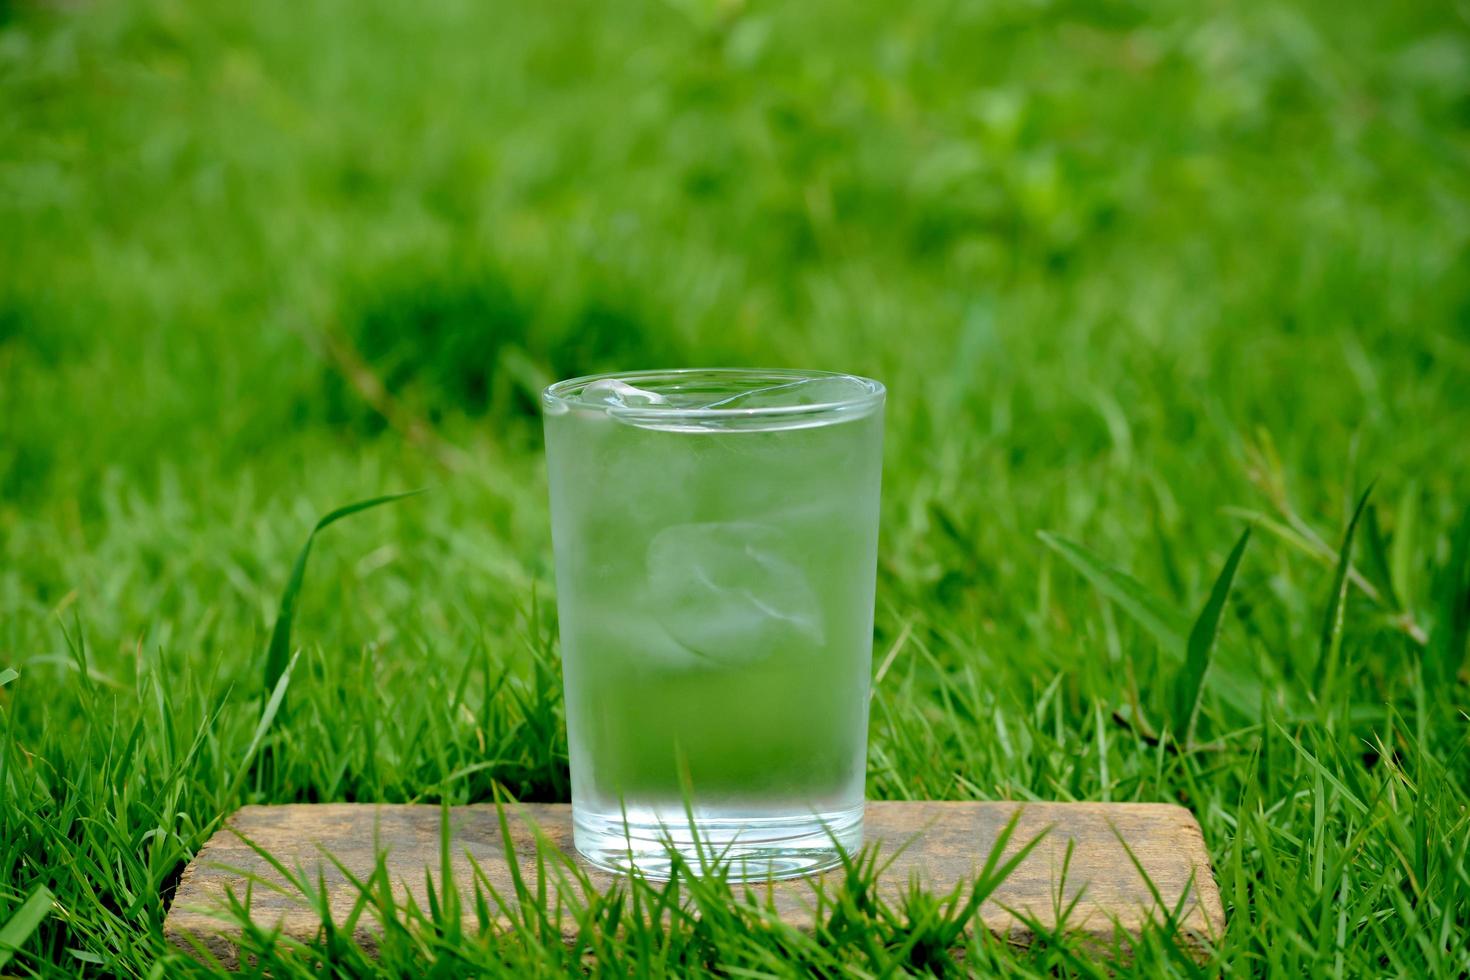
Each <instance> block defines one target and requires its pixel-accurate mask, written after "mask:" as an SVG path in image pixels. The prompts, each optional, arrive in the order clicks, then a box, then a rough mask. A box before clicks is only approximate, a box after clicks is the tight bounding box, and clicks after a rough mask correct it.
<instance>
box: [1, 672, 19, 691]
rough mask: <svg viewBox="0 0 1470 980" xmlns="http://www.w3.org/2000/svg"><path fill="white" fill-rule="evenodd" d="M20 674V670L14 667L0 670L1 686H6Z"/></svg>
mask: <svg viewBox="0 0 1470 980" xmlns="http://www.w3.org/2000/svg"><path fill="white" fill-rule="evenodd" d="M19 676H20V672H19V671H18V670H16V669H15V668H14V667H6V668H5V669H4V670H0V687H4V686H5V685H6V684H9V683H10V682H11V681H13V680H15V679H16V678H17V677H19Z"/></svg>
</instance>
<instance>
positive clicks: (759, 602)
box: [648, 521, 826, 665]
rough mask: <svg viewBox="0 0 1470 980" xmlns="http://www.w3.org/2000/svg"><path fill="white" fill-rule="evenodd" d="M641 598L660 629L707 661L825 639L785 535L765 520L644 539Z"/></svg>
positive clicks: (789, 649)
mask: <svg viewBox="0 0 1470 980" xmlns="http://www.w3.org/2000/svg"><path fill="white" fill-rule="evenodd" d="M648 584H649V597H650V600H651V603H652V606H653V611H654V615H655V616H657V617H658V620H659V622H660V623H661V624H662V625H663V627H664V629H665V630H666V631H667V632H668V634H669V635H670V636H671V637H673V638H674V639H675V640H677V641H678V642H679V643H680V644H682V645H683V646H685V647H687V648H688V649H689V650H691V651H693V652H694V653H696V654H698V655H699V656H700V657H702V658H704V660H705V661H706V662H708V663H711V664H720V665H736V664H742V663H748V662H751V661H754V660H758V659H760V658H762V657H766V656H769V655H771V654H775V653H782V654H788V655H789V654H798V653H800V652H801V651H803V650H809V649H811V648H813V647H819V646H821V645H822V644H823V643H824V642H825V641H826V630H825V627H824V624H823V617H822V607H821V603H820V602H819V601H818V599H817V595H816V593H815V592H814V591H813V590H812V587H811V584H810V583H809V582H807V579H806V575H805V573H803V572H802V570H801V568H800V566H799V565H798V564H797V562H796V561H795V560H793V555H792V551H791V548H790V546H789V545H788V544H787V542H786V536H785V535H784V534H782V533H781V531H779V530H778V529H777V528H774V527H772V526H770V525H766V524H757V523H753V522H744V521H732V522H716V523H701V524H677V525H675V526H673V527H669V528H665V529H664V530H663V531H660V532H659V533H658V534H657V535H655V536H654V538H653V541H651V542H650V543H649V546H648Z"/></svg>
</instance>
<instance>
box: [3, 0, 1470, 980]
mask: <svg viewBox="0 0 1470 980" xmlns="http://www.w3.org/2000/svg"><path fill="white" fill-rule="evenodd" d="M1467 122H1470V15H1467V13H1466V11H1465V9H1464V8H1463V5H1461V6H1455V5H1449V4H1429V3H1424V4H1416V3H1406V4H1393V5H1389V4H1374V5H1358V6H1352V5H1348V6H1344V5H1342V4H1332V3H1327V2H1325V0H1321V2H1318V0H1303V2H1301V3H1299V4H1298V3H1268V2H1261V0H1246V2H1243V3H1234V4H1227V3H1206V4H1195V3H1172V2H1171V3H1163V4H1149V5H1144V4H1138V3H1131V2H1126V0H1051V2H1032V0H997V2H993V3H985V4H973V5H960V4H953V3H947V2H940V0H919V2H917V3H911V4H905V5H901V6H897V7H896V6H894V5H890V4H880V3H876V2H866V0H865V2H858V3H847V4H829V3H820V4H805V5H786V6H784V7H781V6H776V5H773V4H767V3H760V2H755V3H739V2H734V3H716V2H705V0H679V2H673V0H670V2H668V3H654V2H647V3H644V2H635V3H632V4H621V5H610V4H609V5H603V4H593V3H590V2H580V0H579V2H571V3H566V4H550V5H534V4H513V5H487V4H472V3H468V2H460V0H440V2H435V3H432V4H422V5H412V6H407V5H390V4H378V3H367V4H359V5H354V6H352V7H350V8H345V9H344V8H339V7H337V6H334V5H328V4H317V3H303V4H284V3H276V2H264V3H256V4H236V5H199V4H190V3H184V2H178V0H160V2H156V3H151V4H142V3H133V2H126V0H125V2H120V3H108V4H102V3H98V4H82V5H74V4H64V5H52V4H36V5H32V4H30V3H26V2H19V3H6V4H0V959H3V958H4V957H6V956H8V955H11V954H10V949H9V947H10V946H11V945H18V946H19V949H18V951H17V952H15V953H14V954H13V958H11V959H10V960H9V962H8V963H3V966H0V968H3V969H5V970H8V971H10V972H11V973H14V974H18V975H22V976H26V975H34V974H40V975H74V974H77V973H90V974H93V975H122V976H163V975H169V976H172V975H176V974H178V973H181V972H183V971H184V970H185V969H187V968H188V967H187V961H186V960H184V959H183V958H182V957H180V956H179V955H178V954H176V953H174V952H171V951H170V950H169V949H167V948H166V946H165V944H164V942H163V940H162V933H161V925H162V920H163V916H164V913H165V911H166V909H167V907H168V903H169V901H170V899H171V896H172V892H173V889H174V887H175V885H176V883H177V880H178V876H179V874H180V872H181V869H182V867H183V865H184V863H185V862H186V861H187V860H188V858H189V857H190V855H191V854H192V853H193V852H194V851H195V850H196V849H197V848H198V847H199V846H200V845H201V843H202V842H203V841H204V840H205V839H206V838H207V837H208V836H209V834H210V833H211V832H212V831H213V830H214V829H215V828H216V827H218V826H219V823H220V821H221V820H222V818H223V817H224V816H225V815H226V814H228V813H229V812H230V811H231V810H232V809H234V808H235V807H236V806H238V805H240V804H242V803H245V802H286V801H320V800H388V801H408V800H412V801H421V802H431V803H438V802H448V803H463V802H470V801H486V800H491V799H494V798H495V797H496V793H497V792H498V791H502V790H503V791H504V792H506V793H508V794H510V795H512V796H515V797H519V798H524V799H537V800H564V799H566V797H567V793H568V786H567V768H566V748H565V736H564V729H563V727H562V719H561V704H560V675H559V667H558V661H557V654H556V640H555V635H556V620H555V611H554V610H555V604H554V602H553V601H552V600H553V597H554V594H555V593H554V581H553V578H552V574H551V567H550V547H549V544H550V542H549V531H548V526H547V518H546V503H545V485H544V480H545V477H544V472H543V468H542V463H541V458H540V446H539V429H538V422H537V420H536V416H535V408H534V406H535V402H534V394H535V392H536V390H537V388H538V387H539V386H540V385H541V384H542V383H544V381H546V380H548V379H550V378H553V377H556V376H561V375H565V374H570V373H574V372H579V371H585V370H594V369H598V368H602V367H618V366H623V367H654V366H659V365H671V364H685V363H689V364H711V363H716V362H724V363H745V364H764V365H770V366H786V365H791V366H819V367H828V368H837V369H847V370H853V371H858V372H861V373H865V374H871V375H873V376H876V377H879V378H882V379H883V380H884V381H886V382H887V383H888V386H889V391H890V401H889V416H888V438H887V443H886V445H887V449H886V452H887V458H886V470H885V497H884V508H883V521H884V523H883V536H882V543H881V558H880V574H879V599H878V623H877V636H876V638H875V659H874V666H875V676H876V694H875V698H874V701H873V711H872V731H871V747H870V753H869V780H868V790H869V794H870V796H871V797H873V798H897V799H902V798H954V799H959V798H1015V799H1061V800H1071V799H1087V800H1171V801H1179V802H1182V803H1184V804H1186V805H1187V806H1189V807H1190V808H1191V809H1192V810H1193V811H1194V813H1195V814H1196V815H1197V816H1198V817H1199V820H1200V823H1201V824H1202V826H1203V828H1204V833H1205V838H1206V841H1207V843H1208V845H1209V847H1210V849H1211V852H1212V853H1213V855H1214V856H1215V862H1216V873H1217V877H1218V880H1219V884H1220V887H1221V892H1222V895H1223V897H1224V899H1225V902H1226V905H1227V911H1228V914H1229V927H1228V929H1227V931H1226V933H1225V934H1224V935H1223V936H1221V937H1220V938H1219V942H1218V946H1217V949H1216V951H1215V953H1214V959H1213V960H1212V962H1211V964H1209V965H1208V966H1207V967H1205V972H1206V973H1212V972H1231V973H1263V974H1264V973H1273V974H1279V975H1319V974H1338V975H1382V974H1399V975H1406V974H1428V975H1439V976H1463V975H1464V974H1465V973H1466V971H1467V970H1470V942H1467V939H1466V937H1467V935H1470V871H1467V866H1470V753H1467V744H1470V722H1467V713H1466V711H1467V708H1470V684H1467V675H1466V663H1465V655H1466V637H1467V633H1470V452H1467V451H1466V447H1467V433H1470V398H1467V396H1466V385H1467V381H1470V206H1467V204H1466V202H1467V201H1470V136H1467ZM375 380H376V381H378V382H381V383H382V385H384V386H385V387H383V388H382V389H379V388H377V387H375V384H374V381H375ZM1370 483H1371V484H1372V493H1371V496H1369V497H1368V498H1367V500H1368V502H1367V504H1366V506H1365V507H1364V508H1362V509H1361V511H1358V510H1355V504H1357V503H1358V500H1359V499H1360V497H1362V495H1363V493H1364V491H1365V490H1366V489H1367V488H1368V486H1369V485H1370ZM418 487H429V488H431V492H429V493H426V494H424V495H422V496H420V497H416V498H414V499H413V500H409V501H404V502H402V503H399V504H395V505H394V506H392V507H388V508H384V509H379V510H374V511H372V512H370V513H366V514H363V515H361V516H358V517H354V518H353V520H351V521H347V522H344V523H342V524H341V525H338V526H334V527H333V528H332V529H331V530H330V531H329V532H327V533H326V534H325V535H323V537H322V539H321V540H320V541H319V542H318V543H317V545H316V548H315V551H314V556H313V561H312V566H311V569H310V572H309V574H308V575H307V576H306V578H305V584H304V587H303V588H302V590H301V592H300V595H299V602H298V603H297V605H296V608H295V611H294V643H293V646H294V647H296V648H299V651H300V652H299V655H298V657H297V659H296V660H295V662H294V665H293V666H291V667H290V669H289V672H283V673H282V674H281V675H280V676H282V677H283V678H284V679H283V681H282V683H284V684H285V685H286V687H280V686H279V685H268V684H267V683H265V681H266V679H267V677H268V676H269V674H268V671H267V655H268V650H269V649H270V647H271V629H272V625H273V624H274V623H275V622H276V617H277V603H278V600H279V597H280V595H281V592H282V590H283V589H284V588H285V587H286V584H287V582H288V580H289V579H290V576H291V570H292V562H293V561H294V560H295V557H296V555H297V554H298V551H299V549H300V547H301V545H302V542H303V541H304V540H305V538H306V536H307V534H308V532H309V531H310V529H311V528H312V526H313V524H314V522H315V521H316V520H317V519H318V517H320V516H321V515H322V514H326V513H327V512H329V511H330V510H331V509H332V508H334V507H336V506H339V505H341V504H343V503H346V502H348V501H351V500H358V499H363V498H368V497H372V496H376V495H379V494H384V493H391V492H397V491H402V490H407V489H412V488H418ZM1359 513H1361V516H1360V517H1359V516H1357V515H1358V514H1359ZM1247 526H1250V527H1253V528H1254V529H1255V530H1254V534H1253V536H1252V538H1251V541H1250V545H1249V547H1248V548H1246V550H1245V551H1244V552H1243V554H1241V553H1232V550H1231V549H1232V544H1233V543H1234V542H1237V541H1239V540H1241V535H1242V532H1243V531H1244V530H1245V528H1246V527H1247ZM1350 528H1352V530H1351V531H1350ZM1237 560H1238V567H1237V565H1236V564H1235V563H1236V561H1237ZM1222 590H1224V591H1222ZM1227 592H1228V597H1227V596H1226V593H1227ZM1217 623H1218V638H1217V639H1215V642H1214V643H1213V644H1211V643H1210V642H1209V640H1210V639H1212V638H1214V634H1215V630H1216V624H1217ZM287 663H288V664H289V661H287ZM276 666H277V667H280V666H281V661H280V658H279V650H278V657H277V660H276ZM12 672H13V675H12ZM273 690H280V691H281V692H282V699H281V700H278V701H277V702H276V703H277V705H278V710H276V712H275V714H274V717H272V718H270V719H269V723H268V724H265V725H262V724H261V722H262V719H263V717H264V714H263V713H264V712H265V709H266V707H267V705H268V704H269V703H270V697H271V694H272V691H273ZM286 694H289V697H286ZM282 703H284V704H285V705H287V708H286V709H285V710H280V709H279V706H280V705H281V704H282ZM864 880H865V877H864V873H861V872H859V873H855V874H854V876H853V877H852V878H851V880H850V882H849V884H848V886H847V887H848V892H847V893H845V895H846V897H845V898H842V899H841V900H840V901H838V902H837V905H836V906H834V908H833V910H832V914H831V915H830V916H828V918H827V919H826V925H825V926H824V927H823V928H822V929H819V930H818V931H817V932H816V933H814V934H812V935H800V934H795V933H791V932H789V931H785V930H783V929H781V928H779V927H778V926H776V925H773V924H771V923H770V922H769V921H767V919H766V917H764V916H763V915H762V914H761V912H760V910H759V909H758V908H752V907H749V906H747V905H745V904H742V903H735V904H733V905H732V904H731V901H730V898H731V897H730V896H729V895H728V894H726V893H725V892H723V891H722V890H721V886H720V885H719V884H718V883H701V882H684V883H682V884H681V885H680V886H678V887H679V888H680V889H682V890H681V891H679V892H678V893H677V894H678V897H679V898H680V899H683V900H687V901H688V902H690V903H692V906H691V907H692V908H694V909H696V910H703V912H704V915H703V917H702V918H698V919H696V918H695V917H693V916H692V915H690V914H688V913H687V912H674V911H672V910H670V916H669V917H665V918H660V912H661V911H662V910H664V909H666V908H668V904H667V903H670V902H672V901H673V899H672V898H671V897H670V896H669V895H668V894H666V893H664V892H661V891H660V890H659V889H657V888H648V889H640V888H633V889H631V890H630V891H627V892H623V893H620V894H619V895H618V896H615V897H614V898H613V899H607V900H600V901H599V902H597V903H594V905H593V906H592V907H591V909H592V910H591V911H590V912H589V911H586V910H584V911H583V913H582V914H584V915H587V916H589V917H588V918H586V919H584V920H583V922H584V923H586V924H587V928H586V930H585V935H586V937H587V938H586V942H587V943H589V944H592V945H590V946H588V947H585V948H575V949H574V948H569V947H564V946H562V945H561V944H560V942H559V941H555V940H553V938H552V933H554V932H555V923H548V922H545V921H540V920H537V919H535V918H534V917H531V918H529V919H528V920H527V921H525V922H524V923H523V924H522V925H521V926H519V927H518V928H517V929H515V930H512V932H511V933H510V934H508V935H503V936H502V935H470V934H464V933H461V932H459V931H457V927H456V928H455V929H451V928H449V926H448V923H449V922H450V921H451V920H452V919H453V917H452V916H446V915H445V914H444V910H443V909H442V908H441V909H440V910H438V912H437V913H436V912H434V911H433V910H410V911H408V912H403V911H402V910H398V912H400V913H401V916H400V917H401V918H402V919H403V925H402V928H401V929H398V930H396V931H395V932H394V933H393V935H394V937H395V938H394V940H393V941H392V942H391V943H388V944H385V946H384V950H385V958H384V960H383V961H382V963H383V968H384V969H385V970H386V971H388V972H389V973H408V972H412V973H415V974H418V973H424V972H433V971H435V970H437V971H439V972H440V973H441V974H442V975H456V974H460V973H464V972H470V971H472V970H475V969H481V970H484V971H487V972H493V971H494V970H495V968H496V967H497V966H499V967H501V968H503V969H504V970H505V971H508V972H518V973H521V974H527V973H532V972H535V971H538V970H539V971H541V972H549V973H558V972H562V971H563V970H565V969H568V968H574V967H577V966H579V965H580V966H589V965H597V966H601V967H605V968H607V969H609V970H610V971H613V972H620V973H629V972H634V973H636V972H638V971H640V970H643V971H649V972H652V971H656V970H658V969H659V968H660V967H661V966H662V967H667V968H668V969H671V970H678V971H684V972H699V971H708V972H715V973H720V972H723V973H725V974H728V975H752V973H753V974H761V973H775V974H781V973H787V972H791V971H793V970H796V969H801V968H806V969H809V970H811V971H813V972H817V973H823V972H825V973H837V972H839V971H841V970H864V971H868V972H870V973H872V974H874V975H882V974H884V973H891V972H895V971H897V972H901V971H903V970H916V971H917V970H924V969H929V968H936V969H939V970H941V971H945V970H948V971H951V972H953V971H957V970H964V969H970V970H973V971H974V972H977V973H997V974H1011V975H1030V974H1035V973H1047V972H1061V973H1067V974H1074V973H1075V974H1082V975H1092V974H1095V973H1101V972H1105V971H1107V970H1108V969H1110V968H1121V967H1120V965H1119V964H1117V963H1111V964H1110V963H1109V954H1108V953H1107V951H1101V952H1099V951H1087V950H1083V949H1081V948H1079V947H1077V946H1075V944H1073V943H1072V942H1071V941H1070V940H1069V939H1068V937H1067V936H1065V935H1059V936H1055V937H1050V938H1049V939H1048V940H1047V941H1046V942H1043V943H1041V944H1039V945H1038V946H1037V947H1036V948H1034V949H1032V950H1030V951H1027V952H1017V951H1011V950H1007V949H1004V948H1003V947H1001V946H999V945H998V944H995V943H991V942H988V941H987V940H985V939H983V938H979V939H973V940H970V941H969V947H970V948H969V949H968V951H967V958H966V959H964V960H963V961H962V963H960V964H959V965H957V963H956V962H955V961H952V960H949V959H947V958H946V956H947V954H946V953H945V950H946V949H947V947H948V946H949V943H950V941H951V939H952V938H953V935H954V928H953V927H954V922H955V921H956V916H961V915H962V913H963V907H962V906H961V905H959V904H955V905H952V906H949V907H946V906H943V905H942V904H940V903H939V899H938V898H936V897H934V896H915V897H914V898H913V899H912V900H911V901H910V902H908V903H907V907H906V908H888V907H884V906H880V905H875V904H874V903H873V902H872V901H871V900H870V899H868V898H867V897H865V896H864V895H863V894H862V889H861V885H862V883H863V882H864ZM47 891H49V893H50V894H52V895H53V896H54V901H53V902H52V904H50V906H49V909H47V908H46V907H45V900H44V898H42V899H36V898H35V897H34V896H37V895H40V896H44V895H46V894H47ZM660 895H662V896H663V897H662V898H660V897H659V896H660ZM660 901H662V902H664V903H665V904H664V905H660V904H659V902H660ZM844 902H845V904H843V903H844ZM38 909H41V910H42V911H46V912H47V914H46V915H45V917H44V918H42V919H40V920H39V921H37V914H38V911H37V910H38ZM589 949H590V950H591V951H592V952H593V953H595V959H589V960H583V959H581V958H580V957H581V955H582V953H585V952H588V951H589ZM327 952H328V953H329V958H330V960H331V961H332V962H333V963H335V964H338V965H339V967H340V972H342V973H349V974H350V973H353V972H358V971H361V970H365V969H367V968H368V963H367V961H366V960H364V959H363V958H362V955H361V953H360V951H357V950H354V949H353V948H351V946H350V944H346V943H344V941H343V940H342V939H341V937H335V938H333V939H332V941H331V944H330V945H329V949H328V951H327ZM264 966H269V967H271V969H272V970H273V972H274V973H275V975H294V974H297V973H300V972H301V971H302V969H303V961H302V960H301V959H300V958H299V957H298V958H297V960H296V961H295V963H294V965H293V964H287V963H285V962H276V963H272V962H270V960H269V958H268V959H267V961H265V963H264V964H263V967H264ZM1132 968H1133V969H1134V970H1136V971H1137V972H1144V973H1150V974H1153V973H1178V974H1192V973H1193V972H1194V970H1193V968H1192V967H1190V966H1188V965H1187V964H1185V963H1184V962H1182V961H1181V960H1180V959H1179V958H1178V957H1177V956H1176V955H1173V954H1171V953H1170V952H1169V944H1168V942H1167V940H1166V938H1165V937H1164V936H1163V935H1162V934H1158V935H1153V936H1151V937H1150V938H1149V939H1148V940H1147V942H1146V943H1145V944H1144V946H1143V948H1142V949H1141V950H1139V951H1138V952H1137V955H1136V957H1135V959H1134V961H1133V964H1132ZM743 971H750V972H743Z"/></svg>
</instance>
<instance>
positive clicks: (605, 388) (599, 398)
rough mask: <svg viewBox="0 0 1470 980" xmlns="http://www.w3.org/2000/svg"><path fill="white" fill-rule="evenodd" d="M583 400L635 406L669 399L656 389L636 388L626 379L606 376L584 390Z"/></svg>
mask: <svg viewBox="0 0 1470 980" xmlns="http://www.w3.org/2000/svg"><path fill="white" fill-rule="evenodd" d="M582 400H583V401H584V402H586V403H587V404H589V405H608V406H611V407H614V408H634V407H642V406H644V405H662V404H664V403H665V402H667V401H668V399H667V398H665V397H664V396H663V395H660V394H659V393H658V392H656V391H645V390H644V389H642V388H635V387H634V386H633V385H630V384H628V383H627V382H626V381H619V380H617V379H616V378H604V379H602V380H601V381H594V382H592V383H591V384H590V385H588V386H587V387H586V388H584V389H583V390H582Z"/></svg>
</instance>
